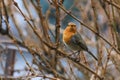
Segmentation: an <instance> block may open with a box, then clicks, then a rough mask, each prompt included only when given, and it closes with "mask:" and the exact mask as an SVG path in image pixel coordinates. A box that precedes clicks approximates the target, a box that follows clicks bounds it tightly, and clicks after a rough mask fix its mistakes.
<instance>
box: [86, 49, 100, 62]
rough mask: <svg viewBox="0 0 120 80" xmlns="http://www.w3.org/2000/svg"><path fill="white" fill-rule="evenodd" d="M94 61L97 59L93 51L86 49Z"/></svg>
mask: <svg viewBox="0 0 120 80" xmlns="http://www.w3.org/2000/svg"><path fill="white" fill-rule="evenodd" d="M87 52H88V53H89V54H90V55H91V56H92V57H93V58H94V59H95V60H96V61H98V59H97V58H96V57H95V56H94V55H93V53H92V52H91V51H89V50H88V51H87Z"/></svg>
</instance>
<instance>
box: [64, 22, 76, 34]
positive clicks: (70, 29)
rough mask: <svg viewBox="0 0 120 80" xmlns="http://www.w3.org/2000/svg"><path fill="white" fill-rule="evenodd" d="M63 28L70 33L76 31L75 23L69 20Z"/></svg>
mask: <svg viewBox="0 0 120 80" xmlns="http://www.w3.org/2000/svg"><path fill="white" fill-rule="evenodd" d="M65 30H66V31H67V32H70V33H76V30H77V29H76V24H75V23H73V22H69V23H68V25H67V27H66V29H65Z"/></svg>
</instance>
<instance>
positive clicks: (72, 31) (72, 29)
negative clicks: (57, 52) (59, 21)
mask: <svg viewBox="0 0 120 80" xmlns="http://www.w3.org/2000/svg"><path fill="white" fill-rule="evenodd" d="M62 39H63V42H64V44H65V46H67V47H68V48H70V49H71V50H72V51H78V52H79V53H80V51H86V52H88V53H89V54H90V55H91V56H92V57H93V58H94V59H95V60H96V61H98V59H97V58H96V57H95V56H94V55H93V53H92V52H91V51H90V50H89V49H88V47H87V45H86V43H85V41H84V40H83V38H82V37H81V35H80V34H79V33H78V31H77V27H76V24H75V23H73V22H69V23H68V25H67V27H66V28H65V29H64V31H63V38H62Z"/></svg>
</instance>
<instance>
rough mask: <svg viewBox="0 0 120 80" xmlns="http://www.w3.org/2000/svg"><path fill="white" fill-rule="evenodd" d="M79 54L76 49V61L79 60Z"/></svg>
mask: <svg viewBox="0 0 120 80" xmlns="http://www.w3.org/2000/svg"><path fill="white" fill-rule="evenodd" d="M79 54H80V51H77V52H76V61H78V62H79V61H80V55H79Z"/></svg>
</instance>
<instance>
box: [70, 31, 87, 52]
mask: <svg viewBox="0 0 120 80" xmlns="http://www.w3.org/2000/svg"><path fill="white" fill-rule="evenodd" d="M71 42H72V43H73V44H75V45H79V46H80V48H81V49H83V50H86V51H88V48H87V46H86V43H85V42H84V40H83V39H82V37H81V36H80V34H79V33H76V34H75V35H73V36H72V38H71Z"/></svg>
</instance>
